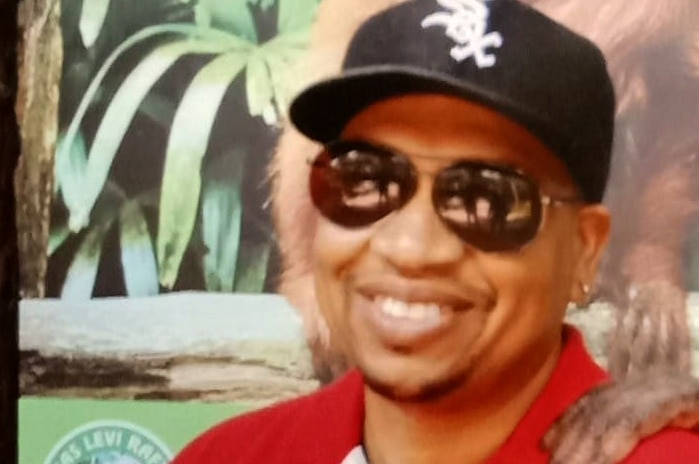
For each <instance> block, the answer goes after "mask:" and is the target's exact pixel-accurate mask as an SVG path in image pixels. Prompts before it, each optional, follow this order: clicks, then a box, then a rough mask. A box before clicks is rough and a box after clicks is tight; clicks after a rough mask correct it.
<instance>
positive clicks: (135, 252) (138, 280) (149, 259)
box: [119, 201, 160, 297]
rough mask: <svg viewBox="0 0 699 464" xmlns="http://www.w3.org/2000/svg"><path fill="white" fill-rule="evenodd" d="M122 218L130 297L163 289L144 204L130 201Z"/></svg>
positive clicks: (125, 263) (125, 280)
mask: <svg viewBox="0 0 699 464" xmlns="http://www.w3.org/2000/svg"><path fill="white" fill-rule="evenodd" d="M119 219H120V220H119V225H120V237H121V242H120V243H121V265H122V267H123V269H124V282H125V283H126V292H127V294H128V295H129V296H131V297H145V296H153V295H157V294H158V293H159V291H160V287H159V286H158V266H157V264H156V260H155V251H154V249H153V241H152V240H151V236H150V232H149V231H148V223H147V222H146V218H145V216H144V214H143V210H142V209H141V205H140V204H139V203H138V202H136V201H129V202H127V203H126V204H125V205H124V207H123V208H122V209H121V214H120V217H119Z"/></svg>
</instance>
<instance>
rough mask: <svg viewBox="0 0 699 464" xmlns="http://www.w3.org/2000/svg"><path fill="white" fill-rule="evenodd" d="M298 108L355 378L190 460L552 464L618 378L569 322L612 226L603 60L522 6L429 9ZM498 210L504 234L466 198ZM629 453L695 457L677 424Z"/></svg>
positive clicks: (358, 44) (371, 42)
mask: <svg viewBox="0 0 699 464" xmlns="http://www.w3.org/2000/svg"><path fill="white" fill-rule="evenodd" d="M290 116H291V120H292V122H293V123H294V124H295V125H296V127H297V128H298V129H299V130H300V131H301V132H302V133H303V134H304V135H306V136H307V137H309V138H310V139H312V140H315V141H317V142H319V143H321V144H322V146H323V149H322V150H321V151H320V153H319V154H315V155H314V154H312V153H309V159H308V160H298V162H300V163H302V162H306V161H310V173H309V194H310V197H311V199H312V201H313V204H314V205H315V208H316V210H317V213H318V219H317V223H316V225H315V231H314V236H313V241H314V243H313V250H314V251H313V253H314V256H313V258H314V263H313V265H314V273H315V290H316V297H317V299H318V303H319V306H320V308H321V311H322V312H323V315H324V316H325V319H326V320H327V322H328V326H329V329H330V331H331V335H332V337H333V339H334V340H335V343H337V344H338V345H339V346H340V347H341V349H342V351H343V352H344V353H346V354H347V355H348V356H349V357H350V359H351V361H352V363H353V364H354V365H356V366H357V370H354V371H352V372H350V373H349V374H348V375H346V376H345V377H343V378H342V379H340V380H339V381H337V382H335V383H334V384H332V385H330V386H328V387H326V388H324V389H322V390H321V391H319V392H317V393H315V394H313V395H311V396H308V397H304V398H301V399H299V400H296V401H293V402H290V403H286V404H283V405H280V406H276V407H273V408H270V409H267V410H264V411H261V412H258V413H254V414H252V415H248V416H246V417H243V418H239V419H236V420H233V421H230V422H227V423H224V424H222V425H220V426H219V427H217V428H215V429H213V430H212V431H210V432H208V433H206V434H205V435H203V436H202V437H201V438H199V439H198V440H197V441H195V442H194V443H193V444H192V445H190V446H189V447H188V448H187V449H186V450H185V451H184V452H183V453H182V454H181V455H180V457H178V458H177V459H176V460H175V462H176V463H180V464H181V463H194V462H201V463H223V462H236V463H248V462H249V463H253V462H254V463H258V462H263V463H275V462H291V463H329V464H335V463H338V464H339V463H343V464H350V463H354V464H361V463H372V464H392V463H398V464H422V463H446V464H448V463H465V464H468V463H474V464H475V463H487V464H495V463H503V464H504V463H515V462H516V463H527V464H536V463H546V462H550V460H551V454H550V452H549V451H548V450H546V449H545V448H544V446H543V441H544V437H545V435H546V433H547V431H548V430H549V429H550V428H551V427H552V426H553V424H554V423H555V421H556V420H557V419H558V418H559V417H560V416H561V415H562V414H564V413H565V412H566V410H568V409H569V408H570V407H572V406H573V405H574V404H575V403H576V401H577V400H579V399H580V398H581V397H583V396H584V395H585V394H586V393H588V392H590V391H591V390H592V389H594V388H595V387H596V386H599V385H601V384H604V383H605V382H606V381H607V375H606V374H605V373H604V371H602V370H601V369H600V368H599V367H598V366H596V365H595V364H594V362H593V361H592V360H591V359H590V357H589V355H588V354H587V352H586V351H585V348H584V345H583V342H582V339H581V336H580V335H579V333H578V332H577V331H576V330H575V329H573V328H572V327H568V326H565V325H564V324H563V317H564V314H565V310H566V307H567V306H568V304H569V302H574V303H584V301H585V300H586V298H587V294H588V293H589V286H590V284H591V283H592V282H593V280H594V276H595V273H596V270H597V265H598V262H599V258H600V256H601V253H602V251H603V249H604V246H605V244H606V241H607V237H608V234H609V227H610V219H609V215H608V213H607V211H606V209H605V208H604V207H603V206H601V204H600V201H601V199H602V195H603V192H604V187H605V183H606V179H607V173H608V168H609V161H610V160H609V156H610V151H611V144H612V133H613V117H614V95H613V90H612V85H611V82H610V80H609V76H608V73H607V71H606V67H605V62H604V59H603V57H602V56H601V53H600V52H599V51H598V50H597V48H596V47H594V46H593V45H592V44H591V43H590V42H588V41H587V40H585V39H583V38H581V37H579V36H577V35H575V34H573V33H572V32H570V31H568V30H567V29H565V28H563V27H562V26H560V25H558V24H557V23H555V22H553V21H551V20H549V19H548V18H546V17H545V16H543V15H541V14H539V13H537V12H535V11H534V10H532V9H531V8H529V7H526V6H524V5H522V4H520V3H518V2H517V1H515V0H492V1H490V2H485V3H483V2H480V1H477V0H438V1H435V0H414V1H411V2H408V3H404V4H401V5H399V6H396V7H393V8H390V9H388V10H386V11H385V12H382V13H379V14H378V15H376V16H374V17H373V18H371V19H370V20H369V21H367V22H366V23H365V24H364V25H363V26H362V27H361V28H360V29H359V31H358V32H357V33H356V35H355V36H354V37H353V39H352V42H351V44H350V47H349V49H348V52H347V55H346V58H345V62H344V66H343V73H342V75H340V76H339V77H337V78H335V79H330V80H327V81H323V82H321V83H318V84H316V85H314V86H312V87H310V88H308V89H307V90H306V91H304V92H303V93H301V94H300V95H299V97H297V99H296V100H295V101H294V103H293V104H292V107H291V111H290ZM483 198H488V199H491V200H490V201H489V207H490V208H495V209H497V211H493V212H492V214H491V215H490V219H489V220H490V221H497V222H498V223H497V224H492V227H482V225H483V224H482V223H480V222H479V221H481V219H479V218H478V217H477V215H474V214H473V211H471V209H472V208H470V207H469V206H467V205H472V204H476V203H477V202H478V201H479V199H483ZM460 207H461V208H463V209H462V210H459V208H460ZM575 453H576V450H575V447H574V446H573V447H569V451H568V452H567V456H569V457H570V460H569V461H560V462H574V459H575ZM596 454H600V453H596ZM593 456H595V453H593ZM615 458H618V459H617V460H618V461H619V462H624V463H627V464H640V463H659V462H672V463H679V464H682V463H690V462H691V463H695V462H699V438H698V437H697V436H695V435H693V434H691V433H689V432H685V431H681V430H678V429H665V430H663V431H660V432H659V433H656V434H653V435H652V436H650V437H648V438H647V439H646V440H644V441H642V442H640V443H639V445H638V446H637V447H636V448H635V449H634V450H629V449H626V450H624V452H623V453H618V455H617V456H615ZM589 462H602V461H597V460H594V459H593V460H590V461H589Z"/></svg>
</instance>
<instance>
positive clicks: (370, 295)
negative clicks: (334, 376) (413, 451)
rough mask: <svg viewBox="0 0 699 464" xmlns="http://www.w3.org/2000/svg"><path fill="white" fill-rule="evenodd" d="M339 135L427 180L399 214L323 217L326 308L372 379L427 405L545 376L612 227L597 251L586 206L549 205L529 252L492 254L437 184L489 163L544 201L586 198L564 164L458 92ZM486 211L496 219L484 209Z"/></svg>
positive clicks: (378, 107)
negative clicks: (476, 242)
mask: <svg viewBox="0 0 699 464" xmlns="http://www.w3.org/2000/svg"><path fill="white" fill-rule="evenodd" d="M341 138H342V139H347V140H361V141H366V142H370V143H373V144H377V145H380V146H382V147H389V148H391V149H393V150H395V151H396V152H399V153H402V154H404V155H406V156H407V158H408V159H409V160H410V161H411V162H412V164H413V165H414V167H415V169H416V170H417V171H418V172H419V173H420V174H419V176H418V188H417V192H416V193H415V195H414V196H413V197H412V198H411V200H410V201H409V202H408V203H407V204H406V205H405V206H404V207H403V208H401V209H400V210H397V211H394V212H393V213H391V214H389V215H388V216H386V217H384V218H383V219H380V220H379V221H377V222H375V223H373V224H370V225H368V226H365V227H360V228H353V229H348V228H343V227H341V226H338V225H336V224H334V223H332V222H330V221H329V220H327V219H325V218H323V217H320V219H319V222H318V225H317V228H316V231H315V242H314V266H315V285H316V292H317V296H318V302H319V305H320V308H321V311H322V313H323V315H324V316H325V318H326V319H327V322H328V324H329V326H330V330H331V333H332V336H333V337H334V338H335V341H336V342H338V343H339V344H340V346H341V347H342V348H343V349H344V351H345V352H346V353H347V354H348V355H349V357H350V358H351V360H352V361H353V362H354V363H355V364H356V365H357V366H358V367H359V369H360V370H361V371H362V372H363V374H364V376H365V378H366V380H367V383H368V385H369V386H370V387H372V388H373V389H374V390H375V391H378V392H380V393H382V394H385V395H388V396H391V397H394V398H398V399H403V400H408V401H417V400H425V399H430V398H437V397H443V396H444V395H448V394H451V393H456V392H464V393H466V392H471V393H472V394H480V393H487V394H489V395H492V394H494V395H497V394H498V393H501V394H502V395H507V392H506V390H507V389H512V388H518V385H521V384H522V383H526V382H528V381H529V380H530V379H531V378H532V377H535V376H540V375H544V376H545V375H546V373H544V372H543V371H547V370H548V371H550V370H551V369H552V368H553V366H554V365H555V361H556V359H557V355H558V352H559V349H560V345H561V339H560V337H561V324H562V319H563V316H564V312H565V308H566V306H567V303H568V302H569V301H570V300H571V298H575V297H579V294H578V293H576V291H577V290H576V289H578V288H579V287H580V284H581V283H582V282H584V283H589V282H590V277H591V276H590V275H589V274H590V272H592V273H594V271H593V270H592V269H593V268H594V265H595V264H596V257H597V254H598V252H599V250H598V249H594V250H593V249H592V248H594V247H597V248H601V246H602V244H603V243H604V239H605V238H606V229H605V228H604V227H597V229H599V234H598V235H600V236H599V237H597V238H596V239H597V242H596V244H593V245H594V246H593V245H591V244H590V243H589V242H590V237H589V236H590V234H589V233H588V232H585V231H582V230H583V229H585V227H586V226H585V225H584V224H581V221H582V220H581V217H582V216H584V213H582V212H581V211H583V210H585V207H581V206H573V205H559V206H549V207H545V211H544V219H543V225H542V227H541V230H540V231H539V233H538V234H537V235H536V237H535V238H534V239H533V240H532V241H531V242H529V243H528V244H527V245H525V246H524V247H523V248H521V249H519V250H515V251H508V252H499V253H486V252H483V251H480V250H478V249H476V248H474V247H472V246H470V245H469V244H468V243H465V242H464V241H462V240H461V239H459V238H458V237H457V236H456V235H454V234H453V233H452V232H450V231H449V230H448V229H447V228H446V226H445V225H444V224H443V223H442V221H441V220H440V219H439V217H438V216H437V215H436V213H435V211H434V207H433V204H432V182H433V179H434V174H436V173H437V172H439V171H440V170H442V169H444V168H447V167H449V166H452V165H453V164H454V163H456V162H457V161H459V160H477V161H482V162H487V163H494V164H506V165H510V166H515V167H517V168H519V169H521V170H522V171H524V172H525V173H527V174H528V175H530V176H531V177H533V178H534V179H536V181H537V182H538V184H539V186H540V189H541V191H542V193H543V194H545V195H550V196H553V197H571V196H575V195H576V190H575V188H574V187H573V183H572V181H571V180H570V178H569V175H568V174H567V171H566V169H565V168H564V166H563V165H562V163H561V162H560V161H559V160H558V159H557V158H556V157H555V156H554V155H553V154H552V153H551V152H550V151H549V150H548V149H547V148H546V147H545V146H544V145H543V144H542V143H541V142H540V141H539V140H538V139H537V138H535V137H534V136H533V135H531V134H530V133H529V132H528V131H526V130H525V129H523V128H522V127H521V126H519V125H517V124H515V123H513V122H511V121H510V120H508V119H506V118H504V117H502V116H500V115H499V114H498V113H496V112H494V111H491V110H489V109H486V108H484V107H482V106H479V105H476V104H472V103H469V102H466V101H463V100H460V99H457V98H453V97H446V96H437V95H412V96H404V97H400V98H394V99H390V100H386V101H383V102H380V103H378V104H375V105H373V106H371V107H369V108H367V109H366V110H364V111H363V112H361V113H360V114H358V115H357V116H356V117H355V118H354V119H353V120H351V121H350V123H349V124H348V125H347V127H346V128H345V130H344V131H343V134H342V136H341ZM598 213H599V214H603V213H601V212H599V211H598ZM476 214H478V215H481V216H483V215H484V216H485V217H487V216H488V214H489V211H488V210H487V209H485V207H483V206H481V207H480V208H478V209H477V210H476ZM588 222H589V221H588ZM602 222H604V221H602ZM588 228H589V227H588ZM581 231H582V232H581ZM602 235H603V236H602ZM593 239H594V237H593ZM593 255H594V256H593ZM583 279H587V280H583Z"/></svg>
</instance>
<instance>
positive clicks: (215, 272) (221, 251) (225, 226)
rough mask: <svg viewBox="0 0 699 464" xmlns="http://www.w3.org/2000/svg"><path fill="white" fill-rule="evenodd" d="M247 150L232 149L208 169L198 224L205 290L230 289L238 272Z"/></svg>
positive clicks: (223, 290)
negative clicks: (202, 247)
mask: <svg viewBox="0 0 699 464" xmlns="http://www.w3.org/2000/svg"><path fill="white" fill-rule="evenodd" d="M245 156H246V153H245V152H243V151H240V150H233V151H231V152H229V153H226V154H225V155H224V156H221V157H220V158H218V159H217V162H215V163H212V165H211V166H209V167H208V168H207V171H210V172H211V175H208V176H206V178H207V180H206V181H205V182H204V188H203V193H202V207H201V216H202V218H201V221H202V222H201V227H202V238H203V240H204V245H206V248H207V250H208V251H207V253H206V256H205V257H204V271H205V278H206V289H207V290H208V291H211V292H221V291H222V292H232V291H233V283H234V280H235V277H236V275H237V267H236V264H237V261H238V254H239V249H240V246H241V240H240V238H241V237H240V234H241V230H242V223H243V199H242V179H243V172H244V169H245Z"/></svg>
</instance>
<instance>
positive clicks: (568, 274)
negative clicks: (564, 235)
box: [483, 237, 574, 354]
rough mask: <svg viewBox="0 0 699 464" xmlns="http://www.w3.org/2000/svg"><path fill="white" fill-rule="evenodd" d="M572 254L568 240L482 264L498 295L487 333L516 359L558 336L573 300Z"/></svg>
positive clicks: (535, 245) (532, 246)
mask: <svg viewBox="0 0 699 464" xmlns="http://www.w3.org/2000/svg"><path fill="white" fill-rule="evenodd" d="M543 238H545V237H542V239H543ZM573 254H574V253H573V248H572V246H571V244H570V243H567V242H566V241H565V240H542V241H538V240H537V241H536V242H532V243H531V244H530V246H529V247H527V248H525V249H524V250H522V251H520V252H519V253H518V254H517V255H512V256H492V257H490V259H485V260H484V262H483V266H484V269H486V275H488V276H490V285H491V286H492V288H494V289H496V292H497V300H496V307H495V308H494V311H493V313H492V315H491V317H490V318H489V322H488V327H487V328H486V331H487V333H488V336H487V337H486V338H487V339H488V341H489V342H490V343H493V344H497V345H498V346H499V347H500V348H501V349H504V350H508V351H512V352H513V354H514V353H515V352H517V351H518V350H520V349H521V348H522V345H529V344H532V343H535V344H536V343H538V342H539V341H541V340H543V339H544V338H545V339H547V340H552V339H553V337H557V336H558V333H559V332H560V328H561V324H562V321H563V318H564V316H565V310H566V307H567V305H568V299H569V296H570V285H571V281H572V275H573V271H572V270H573V269H574V259H573Z"/></svg>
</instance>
